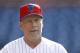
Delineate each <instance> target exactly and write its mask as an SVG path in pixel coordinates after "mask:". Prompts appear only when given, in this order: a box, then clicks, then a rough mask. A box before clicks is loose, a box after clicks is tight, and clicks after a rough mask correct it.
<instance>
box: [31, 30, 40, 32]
mask: <svg viewBox="0 0 80 53" xmlns="http://www.w3.org/2000/svg"><path fill="white" fill-rule="evenodd" d="M36 31H39V30H31V31H30V32H36Z"/></svg>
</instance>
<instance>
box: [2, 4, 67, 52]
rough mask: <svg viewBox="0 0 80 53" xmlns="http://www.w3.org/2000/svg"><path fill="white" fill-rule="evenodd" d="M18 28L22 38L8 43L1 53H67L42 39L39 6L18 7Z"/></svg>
mask: <svg viewBox="0 0 80 53" xmlns="http://www.w3.org/2000/svg"><path fill="white" fill-rule="evenodd" d="M20 27H21V30H22V31H23V33H24V37H21V38H19V39H17V40H14V41H12V42H10V43H8V44H7V45H6V46H5V47H4V48H3V49H2V50H1V53H67V51H66V50H65V48H64V47H63V46H62V45H60V44H59V43H56V42H54V41H51V40H48V39H46V38H44V37H42V28H43V16H42V10H41V7H40V6H39V5H37V4H25V5H23V6H21V7H20Z"/></svg>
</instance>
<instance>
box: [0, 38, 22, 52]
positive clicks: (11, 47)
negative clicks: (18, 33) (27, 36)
mask: <svg viewBox="0 0 80 53" xmlns="http://www.w3.org/2000/svg"><path fill="white" fill-rule="evenodd" d="M22 39H23V37H21V38H18V39H16V40H14V41H11V42H9V43H8V44H6V45H5V46H4V47H3V48H2V49H1V52H3V53H7V52H8V51H9V50H14V49H15V46H16V45H18V44H19V42H21V41H22Z"/></svg>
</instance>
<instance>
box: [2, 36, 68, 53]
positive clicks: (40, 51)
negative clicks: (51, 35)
mask: <svg viewBox="0 0 80 53" xmlns="http://www.w3.org/2000/svg"><path fill="white" fill-rule="evenodd" d="M0 53H67V51H66V50H65V48H64V47H63V46H62V45H60V44H59V43H56V42H54V41H51V40H48V39H46V38H43V37H42V40H41V43H40V44H39V45H38V46H36V47H35V48H34V49H33V48H31V47H29V46H28V45H27V44H26V43H25V42H24V40H23V37H22V38H19V39H17V40H14V41H12V42H10V43H8V44H7V45H6V46H5V47H4V48H3V49H2V50H1V52H0Z"/></svg>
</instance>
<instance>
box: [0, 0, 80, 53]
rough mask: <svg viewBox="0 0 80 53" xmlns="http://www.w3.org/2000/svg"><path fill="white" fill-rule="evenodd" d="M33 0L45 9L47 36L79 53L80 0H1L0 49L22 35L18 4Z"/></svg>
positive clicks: (73, 52)
mask: <svg viewBox="0 0 80 53" xmlns="http://www.w3.org/2000/svg"><path fill="white" fill-rule="evenodd" d="M30 2H32V3H37V4H39V5H41V7H42V9H43V16H44V19H45V20H44V29H43V35H44V37H47V38H48V39H51V40H54V41H56V42H59V43H61V44H62V45H63V46H64V47H65V48H66V49H67V51H68V53H80V0H0V49H1V48H2V47H3V46H4V45H6V44H7V43H9V42H10V41H12V40H15V39H16V38H19V37H21V36H23V35H22V32H21V30H20V27H19V22H18V21H19V7H20V5H22V4H25V3H30Z"/></svg>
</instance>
